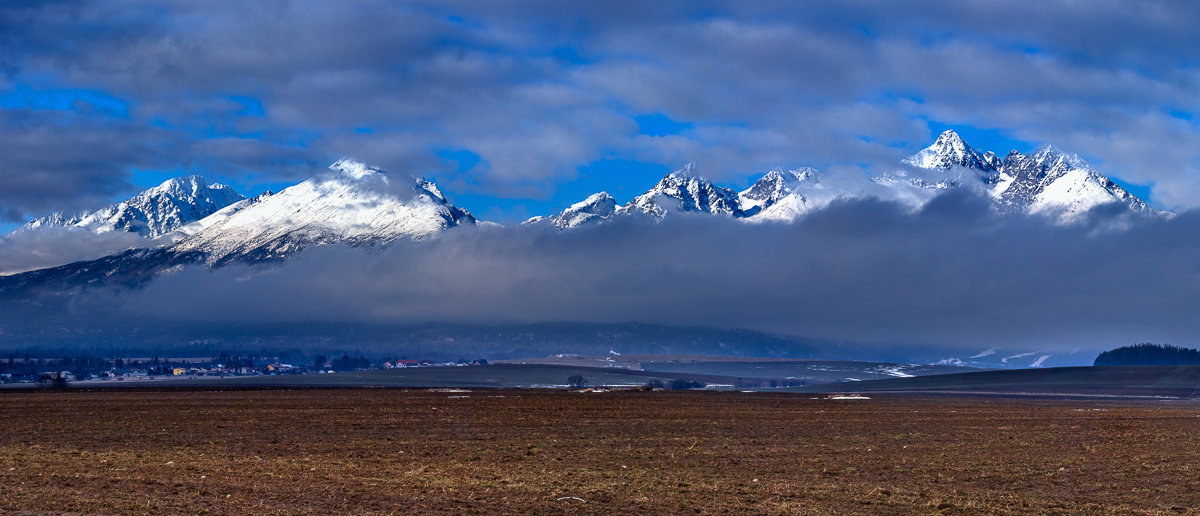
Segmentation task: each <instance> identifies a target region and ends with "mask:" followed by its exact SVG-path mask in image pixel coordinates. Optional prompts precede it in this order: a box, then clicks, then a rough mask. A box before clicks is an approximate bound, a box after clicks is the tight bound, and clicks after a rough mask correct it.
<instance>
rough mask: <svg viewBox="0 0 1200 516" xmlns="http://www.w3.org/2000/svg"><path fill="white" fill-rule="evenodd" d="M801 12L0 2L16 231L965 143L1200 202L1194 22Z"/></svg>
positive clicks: (1100, 8)
mask: <svg viewBox="0 0 1200 516" xmlns="http://www.w3.org/2000/svg"><path fill="white" fill-rule="evenodd" d="M793 4H794V3H790V2H783V3H774V2H756V3H754V4H753V5H742V4H740V3H736V2H664V3H656V4H655V5H642V4H641V3H637V2H604V3H588V2H583V3H573V4H570V5H562V4H559V3H553V2H542V1H524V2H516V3H512V4H509V5H506V6H505V7H504V8H500V7H497V6H495V5H493V4H492V3H489V2H472V1H449V2H433V3H426V2H400V3H393V2H378V3H375V2H367V3H358V4H342V3H336V4H331V3H324V2H304V1H285V2H278V3H270V4H265V3H264V4H250V5H241V4H219V3H212V4H209V3H202V4H181V3H176V2H159V1H134V2H130V3H128V4H122V5H120V6H117V5H114V4H110V3H105V2H61V3H60V2H46V3H41V4H34V5H10V6H4V7H0V39H2V40H3V41H4V44H5V48H6V49H7V50H8V51H7V52H6V54H5V56H4V57H3V58H0V65H3V67H4V69H5V70H6V74H5V75H4V78H3V79H0V153H3V154H4V155H5V156H6V159H5V162H4V163H3V164H0V230H7V229H11V228H12V227H14V226H15V225H18V224H20V223H21V222H22V221H24V220H27V219H28V218H31V217H36V216H40V215H43V214H45V213H47V212H49V211H52V210H56V209H64V210H72V209H81V208H89V207H96V206H98V205H101V204H103V203H108V202H113V201H115V200H118V199H121V198H123V197H126V196H128V195H131V194H133V193H135V192H137V191H139V190H141V189H144V188H146V187H149V186H153V185H154V184H157V183H158V182H161V181H162V180H165V179H167V178H169V177H174V176H177V175H182V174H185V173H197V174H201V175H204V176H205V177H207V178H209V180H210V181H219V182H224V183H228V184H231V185H233V186H234V187H235V188H237V189H238V190H239V191H241V192H243V193H245V194H248V195H253V194H257V193H259V192H261V191H263V190H266V189H271V190H278V189H280V188H282V187H285V186H287V185H289V184H293V183H295V182H297V181H300V180H303V179H304V178H306V177H308V176H309V175H311V174H312V173H313V172H314V171H315V170H318V169H319V168H321V167H324V166H326V165H328V164H329V163H331V162H333V161H334V160H335V159H337V158H338V157H341V156H351V157H355V158H358V159H361V160H363V161H366V162H368V163H371V164H373V165H376V166H378V167H380V168H383V169H385V170H389V171H391V172H392V173H409V174H414V175H421V176H425V177H428V178H431V179H433V180H435V181H437V182H438V183H439V185H441V186H442V189H443V190H444V191H445V192H446V193H447V194H448V195H449V196H450V197H451V199H452V200H454V201H455V202H456V204H459V205H461V206H463V207H465V208H467V209H469V210H472V211H473V212H475V213H476V214H477V215H479V216H481V217H483V218H486V219H491V220H498V221H501V222H506V223H511V222H516V221H519V220H521V219H523V218H525V217H528V216H532V215H541V214H547V213H551V212H554V211H558V210H561V209H562V208H564V207H566V206H568V205H570V204H572V203H574V202H576V201H578V200H581V199H582V198H584V197H585V196H587V195H588V194H590V193H593V192H596V191H600V190H604V191H608V192H609V193H611V194H612V195H613V196H614V197H616V198H617V199H618V200H619V201H627V200H629V199H630V198H632V197H633V196H634V195H636V194H638V193H640V192H641V191H644V190H645V189H646V188H648V187H649V186H651V185H653V184H654V182H656V181H657V180H658V179H659V178H660V177H661V176H662V175H663V174H665V173H667V172H668V171H670V170H671V169H672V168H675V167H678V166H680V165H682V164H683V163H686V162H689V161H695V162H696V163H697V164H698V166H699V169H700V170H701V172H702V173H703V174H704V175H706V176H708V177H710V178H712V179H713V180H715V181H716V182H718V183H720V184H724V185H727V186H730V187H734V188H742V187H745V186H747V185H748V184H749V183H750V182H751V181H753V179H754V178H755V177H757V176H758V175H759V174H761V173H762V172H764V171H766V170H769V169H771V168H774V167H777V166H782V167H793V168H794V167H800V166H812V167H816V168H820V169H844V168H857V169H860V170H866V171H872V170H882V169H885V168H886V167H888V166H890V165H891V164H894V163H895V162H896V161H898V160H899V159H901V158H903V157H904V156H906V155H909V154H911V153H913V152H915V151H916V150H918V149H920V148H921V147H923V146H924V145H926V144H928V143H929V142H930V141H931V140H932V139H933V138H934V137H935V136H936V135H937V134H938V133H940V132H941V131H942V130H945V129H948V128H949V129H955V130H957V131H958V132H959V133H960V134H962V135H963V137H964V138H965V139H966V140H967V141H968V142H969V143H971V144H972V145H973V146H975V147H977V148H980V149H985V150H993V151H995V152H997V153H998V154H1003V153H1005V152H1007V151H1008V150H1009V149H1016V150H1019V151H1025V152H1027V151H1030V150H1032V149H1034V148H1036V147H1037V146H1039V145H1041V144H1042V143H1047V142H1049V143H1053V144H1055V145H1056V146H1058V147H1060V148H1062V149H1064V150H1068V151H1072V152H1077V153H1079V154H1080V155H1082V156H1083V157H1085V158H1086V159H1088V160H1089V161H1090V162H1092V163H1093V164H1094V165H1096V166H1097V168H1099V169H1100V170H1101V171H1102V172H1104V173H1106V174H1108V175H1110V176H1111V177H1113V179H1115V180H1117V181H1118V182H1119V183H1121V184H1123V185H1125V186H1126V187H1127V188H1128V189H1129V190H1130V191H1132V192H1134V193H1135V194H1137V195H1139V196H1141V197H1143V198H1146V199H1147V200H1149V201H1151V203H1152V204H1155V205H1156V206H1159V207H1163V208H1168V209H1175V210H1183V209H1189V208H1193V207H1196V206H1197V205H1200V120H1197V118H1196V116H1195V115H1194V114H1195V113H1196V112H1198V111H1200V100H1198V99H1200V95H1197V92H1198V90H1197V88H1198V86H1197V85H1198V84H1200V75H1198V74H1197V72H1196V71H1195V70H1194V67H1193V64H1194V63H1193V61H1194V59H1195V56H1194V55H1193V54H1194V53H1193V52H1191V51H1190V49H1195V48H1200V40H1198V37H1197V35H1196V31H1194V30H1193V29H1192V27H1191V26H1190V23H1188V20H1194V19H1196V18H1197V17H1198V16H1197V15H1198V14H1200V13H1197V12H1195V10H1196V8H1195V7H1192V6H1190V5H1180V4H1175V3H1157V2H1149V3H1139V4H1138V5H1127V4H1124V3H1119V2H1097V3H1089V4H1087V5H1079V4H1078V3H1075V2H1067V1H1062V2H1058V1H1044V2H1015V3H1006V4H1005V5H1003V6H1001V5H997V4H996V3H995V2H983V1H979V2H975V1H964V2H957V3H955V4H954V5H949V6H948V5H944V4H943V3H940V2H905V3H891V4H887V5H878V4H876V3H872V2H867V3H862V4H859V3H857V2H843V3H838V4H837V5H793ZM1101 33H1102V34H1105V35H1106V36H1105V37H1104V38H1096V37H1095V34H1101Z"/></svg>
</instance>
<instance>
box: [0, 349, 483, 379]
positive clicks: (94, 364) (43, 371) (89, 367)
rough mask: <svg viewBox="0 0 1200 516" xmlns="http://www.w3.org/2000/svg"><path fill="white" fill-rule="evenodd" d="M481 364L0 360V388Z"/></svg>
mask: <svg viewBox="0 0 1200 516" xmlns="http://www.w3.org/2000/svg"><path fill="white" fill-rule="evenodd" d="M486 364H487V360H483V359H479V360H471V361H468V360H458V361H455V362H435V361H432V360H414V359H408V358H391V359H384V360H380V361H372V360H371V359H369V358H367V357H364V356H362V355H356V356H350V355H349V354H343V355H342V356H340V357H335V358H332V359H330V358H329V357H326V356H325V355H317V356H315V357H312V359H311V361H310V362H309V363H297V361H296V360H293V359H292V357H288V358H287V359H286V360H285V357H280V356H269V357H260V356H257V355H250V356H235V355H229V354H227V353H221V354H220V355H219V356H216V357H211V358H207V357H204V358H200V357H193V358H160V357H158V356H157V355H156V356H153V357H148V358H97V357H86V356H79V357H70V356H64V357H62V358H45V357H30V356H28V355H25V356H16V355H12V354H10V355H9V356H8V358H7V360H0V383H4V384H11V383H27V384H37V383H40V384H45V385H60V386H61V385H63V384H69V383H73V382H88V383H92V382H107V381H113V382H121V381H145V380H154V379H164V378H172V379H186V378H212V377H234V376H265V375H285V374H329V373H337V372H345V371H363V370H368V369H396V368H403V367H462V366H471V365H486Z"/></svg>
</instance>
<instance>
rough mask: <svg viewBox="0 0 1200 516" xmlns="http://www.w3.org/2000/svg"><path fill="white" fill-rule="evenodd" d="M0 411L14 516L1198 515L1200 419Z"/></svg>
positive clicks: (419, 405) (616, 405) (648, 403)
mask: <svg viewBox="0 0 1200 516" xmlns="http://www.w3.org/2000/svg"><path fill="white" fill-rule="evenodd" d="M811 397H812V395H809V394H765V393H730V392H725V393H719V392H614V393H575V392H563V391H533V390H475V391H473V392H437V391H427V390H392V389H327V390H242V391H165V392H130V391H109V392H71V391H67V392H4V393H0V512H5V513H14V512H15V513H35V514H41V513H54V514H74V513H86V514H95V513H105V514H113V513H135V514H143V513H153V514H164V513H187V514H196V513H217V514H244V513H253V514H303V513H309V514H328V513H349V514H409V513H497V512H503V513H548V514H560V513H609V514H611V513H626V514H628V513H637V514H659V513H691V514H694V513H724V512H735V513H761V514H861V513H874V514H978V513H994V514H1054V513H1063V514H1065V513H1072V514H1075V513H1095V514H1197V508H1200V444H1198V439H1197V437H1200V405H1198V404H1191V403H1164V404H1157V405H1156V404H1151V403H1140V404H1134V403H1129V402H1080V401H1045V400H1007V399H970V398H925V399H922V398H906V397H886V398H881V397H875V398H874V399H870V400H846V401H835V400H827V399H810V398H811Z"/></svg>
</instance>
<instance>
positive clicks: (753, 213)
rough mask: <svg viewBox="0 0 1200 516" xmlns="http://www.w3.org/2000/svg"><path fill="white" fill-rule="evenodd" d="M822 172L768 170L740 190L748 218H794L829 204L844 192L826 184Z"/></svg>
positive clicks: (754, 220) (755, 220)
mask: <svg viewBox="0 0 1200 516" xmlns="http://www.w3.org/2000/svg"><path fill="white" fill-rule="evenodd" d="M819 176H820V173H819V172H818V171H817V170H816V169H813V168H801V169H797V170H784V169H782V168H777V169H774V170H771V171H770V172H767V173H766V174H764V175H763V177H762V178H760V179H759V180H758V181H756V182H755V183H754V184H753V185H751V186H750V188H747V189H746V190H743V191H742V192H740V193H739V194H738V200H739V202H740V206H741V209H742V211H743V212H745V213H746V216H747V218H746V220H747V221H749V222H762V221H768V220H771V221H791V220H795V219H797V218H799V217H802V216H804V214H806V213H808V212H810V211H812V210H814V209H819V208H821V207H824V206H825V205H827V204H829V202H830V201H832V200H833V199H834V198H836V197H838V196H839V195H840V193H839V192H836V191H833V190H831V189H830V188H828V187H827V186H826V185H824V184H822V183H821V181H820V177H819Z"/></svg>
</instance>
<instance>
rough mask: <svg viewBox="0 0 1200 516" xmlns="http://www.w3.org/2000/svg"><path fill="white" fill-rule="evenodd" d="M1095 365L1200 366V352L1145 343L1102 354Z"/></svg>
mask: <svg viewBox="0 0 1200 516" xmlns="http://www.w3.org/2000/svg"><path fill="white" fill-rule="evenodd" d="M1093 365H1097V366H1123V365H1200V350H1195V349H1188V348H1182V347H1179V346H1171V345H1166V344H1152V343H1149V342H1144V343H1141V344H1134V345H1132V346H1121V347H1119V348H1116V349H1111V350H1108V351H1105V352H1103V353H1100V355H1099V356H1097V357H1096V361H1095V362H1094V363H1093Z"/></svg>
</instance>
